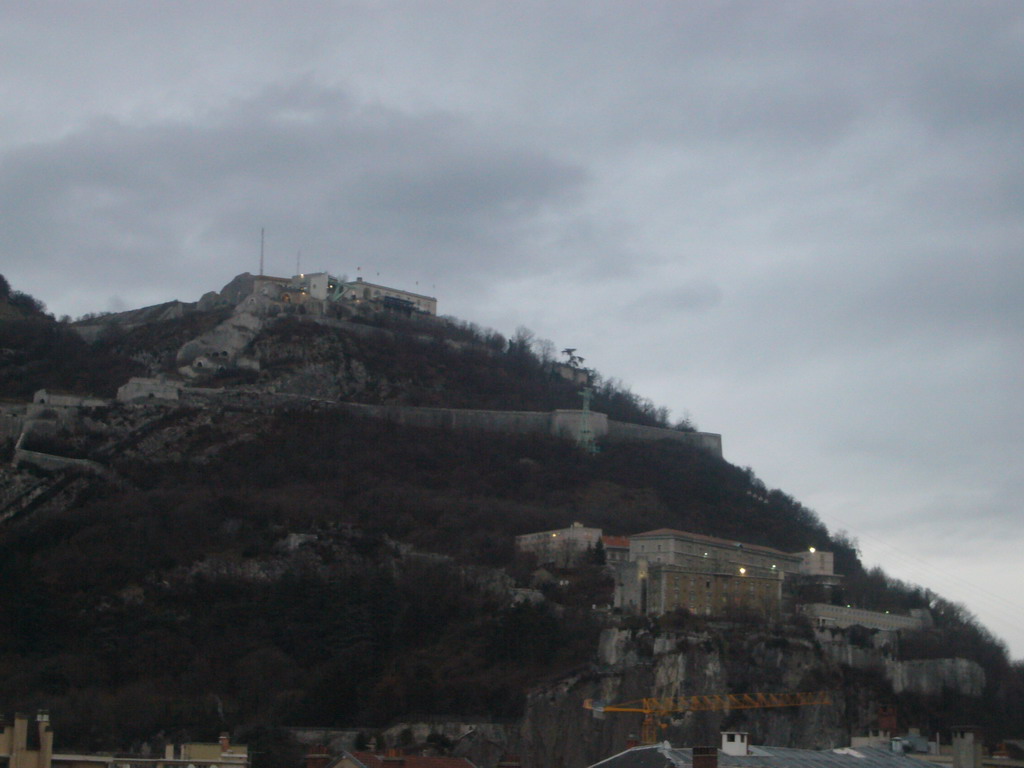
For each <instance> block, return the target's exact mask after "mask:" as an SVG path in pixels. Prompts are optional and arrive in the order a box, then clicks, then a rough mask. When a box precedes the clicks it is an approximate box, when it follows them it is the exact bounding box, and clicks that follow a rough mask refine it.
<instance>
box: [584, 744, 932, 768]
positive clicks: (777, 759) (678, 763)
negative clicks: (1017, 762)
mask: <svg viewBox="0 0 1024 768" xmlns="http://www.w3.org/2000/svg"><path fill="white" fill-rule="evenodd" d="M599 766H600V768H692V766H693V750H692V749H690V748H675V747H672V746H669V744H668V742H664V743H662V744H655V745H652V746H644V747H634V748H633V749H627V750H626V751H625V752H620V753H619V754H617V755H614V756H613V757H609V758H608V759H606V760H602V761H601V762H599V763H594V765H593V766H591V768H598V767H599ZM718 766H719V768H908V766H909V767H910V768H915V767H916V766H920V761H913V762H911V758H909V757H906V756H905V755H901V754H897V753H895V752H891V751H890V750H888V749H883V748H881V747H860V748H858V749H852V748H850V747H845V748H841V749H821V750H818V749H792V748H789V747H754V746H752V747H750V749H749V753H748V754H746V755H728V754H726V753H725V752H722V751H721V750H719V751H718Z"/></svg>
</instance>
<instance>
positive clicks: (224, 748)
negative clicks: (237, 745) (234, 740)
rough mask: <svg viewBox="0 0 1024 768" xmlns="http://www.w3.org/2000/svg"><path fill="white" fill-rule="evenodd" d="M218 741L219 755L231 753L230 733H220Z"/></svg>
mask: <svg viewBox="0 0 1024 768" xmlns="http://www.w3.org/2000/svg"><path fill="white" fill-rule="evenodd" d="M219 741H220V751H221V754H224V753H225V752H230V751H231V734H230V733H222V734H221V735H220V739H219Z"/></svg>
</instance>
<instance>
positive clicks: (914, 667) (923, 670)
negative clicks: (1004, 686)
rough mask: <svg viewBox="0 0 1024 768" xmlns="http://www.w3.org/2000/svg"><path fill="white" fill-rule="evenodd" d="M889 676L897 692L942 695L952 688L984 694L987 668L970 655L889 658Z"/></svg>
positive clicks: (886, 664)
mask: <svg viewBox="0 0 1024 768" xmlns="http://www.w3.org/2000/svg"><path fill="white" fill-rule="evenodd" d="M885 676H886V678H888V680H889V682H891V683H892V688H893V690H894V691H895V692H896V693H904V692H909V693H917V694H920V695H922V696H938V695H940V694H941V693H942V692H943V691H944V690H951V691H956V692H957V693H960V694H962V695H965V696H981V695H982V693H984V691H985V670H984V669H982V668H981V665H980V664H978V663H977V662H976V661H970V660H969V659H925V660H912V661H886V663H885Z"/></svg>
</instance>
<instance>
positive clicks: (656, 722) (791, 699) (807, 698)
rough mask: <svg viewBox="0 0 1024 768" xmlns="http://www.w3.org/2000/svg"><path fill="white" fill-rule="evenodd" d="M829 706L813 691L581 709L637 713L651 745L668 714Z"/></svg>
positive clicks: (590, 704) (589, 704) (590, 703)
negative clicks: (641, 719)
mask: <svg viewBox="0 0 1024 768" xmlns="http://www.w3.org/2000/svg"><path fill="white" fill-rule="evenodd" d="M831 703H832V701H831V700H830V699H829V697H828V693H827V692H825V691H816V692H814V693H726V694H711V695H705V696H669V697H666V698H661V699H656V698H650V699H637V700H636V701H623V702H621V703H618V704H606V703H605V702H603V701H597V700H595V699H586V700H585V701H584V702H583V708H584V709H589V710H592V711H593V713H594V717H603V716H604V713H605V712H640V713H641V714H643V716H644V722H643V728H642V730H641V741H642V743H644V744H654V743H655V742H656V741H657V740H658V728H665V727H666V725H665V724H664V723H663V722H662V720H664V719H665V718H666V717H668V716H669V715H674V714H679V713H685V712H720V711H722V710H733V709H760V708H763V707H806V706H813V705H824V706H828V705H830V704H831Z"/></svg>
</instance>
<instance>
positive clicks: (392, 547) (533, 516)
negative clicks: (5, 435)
mask: <svg viewBox="0 0 1024 768" xmlns="http://www.w3.org/2000/svg"><path fill="white" fill-rule="evenodd" d="M3 285H4V286H6V283H3ZM0 287H2V286H0ZM7 292H8V294H9V293H10V291H9V288H8V289H7ZM22 303H25V302H24V301H23V302H22ZM26 306H27V305H26ZM37 309H38V311H37V312H35V313H32V312H29V313H28V314H25V313H24V312H21V311H20V310H19V313H18V316H17V317H16V318H14V319H12V320H7V321H2V322H0V349H3V354H4V355H7V356H8V357H6V358H5V363H4V365H3V366H2V367H0V395H4V396H8V397H20V398H24V397H26V396H28V395H30V394H31V392H32V391H34V390H35V389H38V388H41V387H47V388H51V389H69V390H72V391H79V392H89V393H93V394H112V390H113V389H116V386H118V385H119V384H121V383H123V382H124V381H125V380H126V379H127V377H128V376H129V375H131V373H132V372H134V371H136V370H138V367H139V366H141V367H143V368H145V369H147V370H168V369H170V368H172V367H173V363H174V352H175V350H176V349H177V348H178V347H179V346H180V345H181V343H183V342H184V341H185V340H187V339H188V338H191V337H193V336H194V335H196V334H197V333H201V332H202V331H204V330H207V329H209V328H210V327H212V326H213V325H214V324H215V323H216V322H219V320H220V319H222V318H223V315H217V314H202V313H200V314H192V315H186V316H185V317H182V318H180V319H178V320H173V321H165V322H163V323H160V324H151V325H146V326H141V327H138V328H135V329H131V330H120V331H118V330H116V329H115V330H112V331H111V332H110V333H108V334H106V335H105V336H104V338H103V339H101V341H100V342H98V343H97V344H95V345H92V346H89V345H86V344H85V343H84V342H83V341H81V340H80V339H79V338H78V337H77V336H76V335H75V334H73V333H71V332H70V330H69V329H68V328H67V326H66V324H63V323H57V322H55V321H53V320H52V318H48V317H47V316H45V315H44V314H43V313H42V309H41V308H37ZM353 321H354V322H356V321H357V322H356V324H357V325H361V326H364V331H366V330H367V327H368V329H369V330H368V332H354V331H353V330H352V329H351V328H349V329H346V328H345V327H340V328H323V327H320V326H316V325H314V324H311V323H307V322H300V321H299V320H298V319H296V318H284V319H283V320H282V321H281V322H279V323H277V324H275V325H273V326H271V328H270V329H268V331H267V332H266V333H265V334H264V335H263V337H262V338H261V339H260V340H258V342H257V343H258V344H262V345H264V347H265V348H266V349H268V350H272V351H274V354H276V355H277V356H276V357H273V359H272V360H271V361H270V364H268V365H267V366H266V368H265V370H264V371H263V372H261V374H260V376H261V379H260V380H261V381H264V382H271V381H276V380H277V377H280V376H283V375H285V374H286V373H287V372H288V371H290V370H292V369H293V368H294V367H295V366H296V365H328V364H329V365H333V366H335V368H336V369H337V370H343V371H345V370H348V369H349V368H351V367H352V365H353V361H356V362H358V365H359V366H361V367H362V370H363V371H364V372H365V382H366V384H365V386H364V388H363V389H362V390H361V391H360V392H359V393H358V396H357V397H355V398H354V399H363V400H365V401H370V402H404V403H410V404H423V405H440V406H447V407H484V408H507V409H536V410H547V409H551V408H560V407H574V406H576V405H577V404H578V394H577V393H578V390H579V385H576V384H571V383H570V382H568V381H566V380H564V379H562V378H561V377H559V376H558V375H557V374H556V373H555V371H554V366H553V355H552V350H551V345H550V344H546V343H543V342H537V341H536V340H535V339H533V338H532V336H531V335H530V334H529V332H526V331H520V332H517V334H516V336H515V337H513V338H512V339H511V340H509V339H505V338H504V337H501V336H500V335H498V334H496V333H494V332H488V331H483V330H481V329H479V328H476V327H474V326H470V325H465V324H452V323H450V322H449V323H440V322H437V323H422V322H419V323H417V322H415V321H412V320H407V319H405V318H401V317H394V316H386V315H384V316H360V317H355V318H353ZM282 350H283V352H282ZM288 350H291V352H289V351H288ZM289 355H292V356H291V357H289ZM271 357H272V356H271ZM268 359H269V358H268ZM595 388H596V390H597V396H596V400H595V403H594V408H595V410H599V411H602V412H606V413H608V414H609V416H611V417H612V418H616V419H621V420H624V421H634V422H638V423H645V424H656V425H660V426H665V425H667V413H666V412H665V411H664V410H663V409H659V408H656V407H655V406H653V404H651V403H650V402H649V401H647V400H645V399H643V398H640V397H637V396H635V395H633V394H632V393H631V392H629V390H628V389H627V388H625V387H623V386H622V385H620V384H618V383H616V382H613V381H612V382H605V381H601V380H600V379H598V380H596V387H595ZM154 423H156V424H157V426H158V427H159V432H158V433H157V432H154V433H153V434H159V435H164V437H165V438H166V441H167V444H168V445H173V448H174V451H173V454H167V455H157V456H156V458H154V456H153V455H151V454H147V453H145V452H143V451H139V450H134V449H133V448H132V446H130V445H129V444H127V443H123V442H121V443H117V442H111V441H114V440H116V438H115V437H109V436H105V435H103V434H97V435H92V436H89V437H87V438H73V437H71V436H68V435H63V434H61V435H57V436H55V437H54V438H52V440H54V441H56V443H55V444H56V445H59V446H60V447H61V448H62V449H63V450H64V451H65V452H66V453H71V452H73V451H74V452H78V453H77V455H83V456H86V457H92V458H96V459H98V460H101V461H102V462H103V463H105V464H109V465H110V466H111V467H112V468H113V469H114V470H115V471H116V472H117V476H118V478H119V481H118V482H117V483H108V482H105V481H98V480H95V481H91V482H90V483H89V484H87V485H86V488H87V490H86V491H85V492H84V493H82V494H81V495H80V496H79V497H78V499H77V501H76V503H75V504H74V505H71V506H68V507H65V508H57V509H50V510H49V511H44V512H39V513H36V514H35V515H32V516H29V517H27V518H25V519H23V520H21V521H18V522H16V523H13V524H7V525H5V526H4V527H3V528H2V529H0V673H2V674H0V702H2V705H3V708H4V709H7V710H14V709H26V710H30V709H32V708H36V707H46V708H49V709H50V710H51V712H52V713H53V719H54V721H55V723H56V726H57V728H58V729H59V733H60V740H61V746H62V748H107V749H109V748H110V747H111V746H112V745H120V746H123V747H128V746H131V745H133V744H134V745H138V744H139V743H141V742H142V741H143V740H149V741H150V742H151V743H152V742H153V739H154V735H155V734H159V733H162V734H163V736H164V737H166V738H175V737H177V736H188V737H189V738H209V737H212V736H213V735H215V733H216V732H217V731H220V730H223V729H225V728H227V729H231V730H233V731H235V732H236V733H237V734H239V735H241V736H242V737H243V738H246V737H247V736H246V735H247V734H248V735H249V737H251V738H252V739H254V740H255V739H263V740H264V742H265V743H266V744H272V743H274V740H273V728H274V727H276V726H279V725H282V724H289V725H347V726H352V725H356V726H362V727H365V728H368V729H372V728H377V727H381V726H383V725H385V724H387V723H388V722H389V721H391V720H392V719H393V718H396V717H400V716H408V715H410V714H413V713H433V714H447V713H455V714H472V715H490V716H492V717H498V718H501V717H514V716H516V715H518V714H520V713H521V710H522V706H523V703H524V696H525V693H526V691H527V690H528V689H529V688H530V687H532V686H534V685H536V684H537V683H538V682H540V681H543V680H545V679H550V678H553V677H555V676H558V675H562V674H564V673H566V672H567V671H570V670H572V669H575V668H578V667H580V666H581V665H584V664H586V663H587V662H588V661H589V660H590V659H591V658H592V654H593V649H594V645H595V639H596V633H597V631H598V629H599V622H600V621H601V614H595V613H594V612H593V611H592V610H591V606H592V605H594V604H595V603H602V602H606V601H607V599H608V591H609V588H610V583H609V581H608V579H607V577H606V576H605V575H603V572H602V570H601V569H600V568H599V567H598V566H597V565H596V564H595V565H592V566H590V567H588V568H585V569H583V570H582V571H581V572H580V573H578V574H575V575H574V576H573V577H572V578H571V579H568V581H569V583H568V584H561V585H557V584H556V585H552V584H547V585H545V586H544V587H543V588H544V590H545V593H546V595H547V596H548V598H549V599H550V600H549V602H548V603H545V604H541V605H532V604H529V603H523V604H519V605H511V604H510V603H509V600H508V591H507V587H508V584H509V582H508V579H509V578H510V577H509V576H508V575H506V574H511V577H512V578H517V579H519V584H520V585H525V584H527V583H528V582H529V578H530V575H531V568H530V567H529V566H530V563H529V562H524V561H522V560H521V559H517V558H516V557H515V556H514V552H513V539H514V536H515V535H517V534H520V533H526V532H530V531H536V530H544V529H547V528H555V527H561V526H565V525H568V524H570V523H572V522H574V521H579V522H582V523H584V524H588V525H593V526H598V527H601V528H603V529H604V530H605V532H606V533H611V534H630V533H635V532H639V531H644V530H650V529H654V528H659V527H674V528H680V529H684V530H690V531H695V532H698V533H705V534H710V535H715V536H720V537H726V538H734V539H739V540H743V541H748V542H751V543H756V544H763V545H767V546H772V547H776V548H778V549H782V550H786V551H796V550H802V549H805V548H806V547H808V546H815V547H818V548H821V549H828V550H831V551H833V552H834V553H835V556H836V567H837V570H838V571H839V572H841V573H844V574H846V582H845V593H844V594H843V595H842V596H841V598H842V599H844V600H849V601H851V602H856V604H858V605H861V606H863V607H866V608H872V609H876V610H900V611H905V610H907V609H908V608H914V607H925V606H927V607H930V608H931V609H932V611H933V613H934V614H935V616H936V628H935V629H933V630H928V631H925V632H922V633H919V634H918V635H914V636H910V637H908V638H906V639H905V641H904V644H903V646H902V652H903V653H904V655H906V656H911V657H914V658H929V657H937V656H949V655H954V654H955V655H963V656H964V657H966V658H972V659H975V660H977V661H978V662H979V663H981V664H982V665H983V666H984V668H985V670H986V673H987V676H988V680H989V686H988V690H987V692H986V697H985V699H984V700H981V701H973V700H972V701H962V700H959V699H956V700H954V699H950V700H949V701H942V702H926V703H922V702H921V701H920V700H918V699H914V698H913V697H910V698H905V700H902V701H901V702H900V706H901V709H902V711H904V712H906V713H907V715H908V717H911V716H913V717H915V718H916V721H910V722H914V723H915V724H916V723H917V722H923V721H924V720H925V719H927V718H928V717H932V718H933V721H929V722H930V725H934V726H935V727H939V726H938V723H939V722H942V723H945V724H946V725H948V724H949V721H950V720H958V719H960V720H962V719H965V718H966V719H976V720H979V721H985V722H986V723H988V724H990V727H991V728H992V729H993V733H1001V734H1006V735H1009V734H1010V733H1012V731H1011V725H1012V723H1013V718H1014V717H1016V716H1018V715H1019V713H1020V712H1022V711H1024V669H1022V668H1021V666H1020V665H1016V666H1014V665H1010V664H1009V662H1008V660H1007V657H1006V651H1005V648H1004V647H1003V646H1001V644H1000V643H998V641H996V640H994V639H993V638H992V637H991V636H990V635H988V633H987V632H986V631H985V630H984V628H982V627H980V625H979V624H978V623H977V622H976V621H975V620H974V619H973V617H971V616H970V615H969V614H968V613H966V612H965V611H963V610H962V609H961V608H959V607H958V606H953V605H951V604H949V603H947V602H945V601H943V600H941V598H938V597H937V596H935V595H934V594H932V593H930V592H928V591H927V590H924V589H922V588H919V587H915V586H912V585H906V584H902V583H900V582H897V581H894V580H892V579H889V578H888V577H887V576H886V575H885V574H884V573H883V572H882V571H880V570H877V569H875V570H872V571H865V570H864V569H863V568H862V567H861V565H860V562H859V560H858V557H857V552H856V545H855V542H853V541H852V540H850V539H849V538H848V537H847V536H845V535H843V534H833V533H830V532H829V531H828V530H827V529H826V528H825V526H824V525H823V524H822V523H821V521H820V520H819V519H818V518H817V516H816V515H815V514H814V513H813V512H812V511H811V510H808V509H807V508H805V507H803V506H802V505H801V504H800V503H799V502H797V501H796V500H795V499H793V498H791V497H790V496H788V495H786V494H785V493H783V492H781V491H778V490H769V489H767V488H766V487H765V486H764V484H763V483H762V482H761V481H760V480H759V479H758V478H757V477H756V475H755V474H754V473H753V471H752V470H750V469H745V468H739V467H735V466H732V465H730V464H728V463H727V462H725V461H722V460H721V459H718V458H716V457H714V456H711V455H709V454H707V453H705V452H702V451H699V450H696V449H693V448H691V447H689V446H686V445H683V444H680V443H676V442H672V441H665V442H661V443H622V444H614V445H605V446H602V450H601V452H600V453H598V454H597V455H596V456H590V455H587V454H584V453H581V452H579V451H577V450H574V449H573V448H572V446H570V445H569V444H567V443H566V442H564V441H562V440H559V439H556V438H553V437H549V436H544V435H528V436H525V435H524V436H513V435H504V436H502V435H495V434H483V433H480V434H477V433H472V432H460V433H454V432H450V431H443V430H426V429H417V428H409V427H399V426H396V425H394V424H389V423H385V422H378V421H370V420H363V419H359V418H355V417H352V416H349V415H346V414H343V413H338V412H336V411H334V410H332V409H330V408H329V407H327V406H310V407H308V408H304V409H295V410H290V411H280V410H279V411H275V412H273V413H270V414H265V413H260V412H247V411H244V410H242V409H229V410H224V411H219V412H216V413H214V414H212V415H209V414H204V413H202V412H200V411H191V410H189V409H181V410H180V411H176V412H174V416H173V418H167V419H166V423H164V422H159V423H158V422H154ZM677 426H679V427H680V428H686V427H687V426H688V425H687V424H680V425H677ZM164 433H166V434H164ZM161 439H163V438H161ZM61 441H63V443H61ZM105 441H106V442H105ZM115 445H116V448H117V449H116V450H114V449H113V448H112V446H115ZM694 622H695V619H694V617H690V616H682V615H680V616H671V617H666V618H665V619H664V620H663V621H662V622H661V624H662V626H663V627H665V628H668V629H672V628H685V627H693V626H695V623H694ZM702 628H703V625H702ZM737 631H744V630H743V629H742V628H741V629H739V630H737ZM510 638H514V639H515V641H514V642H510ZM849 674H851V675H853V674H854V673H852V672H850V673H849ZM879 691H880V693H879V695H880V696H883V695H884V691H883V690H882V687H881V686H879ZM268 734H269V735H268ZM266 749H268V750H269V749H271V747H269V746H268V747H266ZM267 754H269V753H267Z"/></svg>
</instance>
